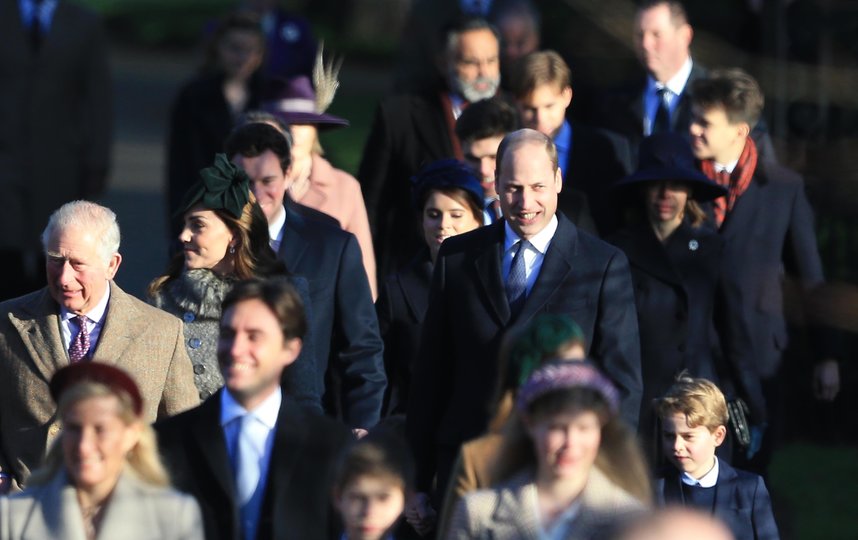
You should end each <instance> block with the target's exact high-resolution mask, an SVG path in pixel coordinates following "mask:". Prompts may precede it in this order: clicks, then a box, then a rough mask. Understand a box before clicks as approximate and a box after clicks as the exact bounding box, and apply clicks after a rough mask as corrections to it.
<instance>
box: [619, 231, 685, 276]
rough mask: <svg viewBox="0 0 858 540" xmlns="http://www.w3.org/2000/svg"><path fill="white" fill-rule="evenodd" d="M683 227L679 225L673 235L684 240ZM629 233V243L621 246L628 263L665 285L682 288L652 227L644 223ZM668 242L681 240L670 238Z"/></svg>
mask: <svg viewBox="0 0 858 540" xmlns="http://www.w3.org/2000/svg"><path fill="white" fill-rule="evenodd" d="M683 227H684V225H681V226H680V227H679V229H677V230H676V231H674V233H673V234H674V235H676V234H681V235H682V236H683V238H684V236H685V232H684V231H683V230H682V229H683ZM629 232H630V241H629V242H628V243H624V244H625V245H623V250H624V251H625V252H626V256H627V257H628V258H629V262H631V264H632V265H634V266H637V267H639V268H640V269H641V270H643V271H644V272H646V273H647V274H649V275H651V276H653V277H655V278H657V279H659V280H661V281H664V282H665V283H670V284H671V285H675V286H677V287H682V277H681V276H680V275H679V274H678V273H677V272H676V269H675V268H674V266H673V264H672V263H671V262H670V258H669V257H668V255H667V250H666V248H665V246H664V245H662V243H661V242H659V240H658V238H656V236H655V233H654V232H653V230H652V227H650V226H649V224H648V223H644V224H641V225H640V226H638V227H634V228H632V229H630V231H629ZM669 241H681V240H679V238H676V239H674V238H671V239H670V240H669Z"/></svg>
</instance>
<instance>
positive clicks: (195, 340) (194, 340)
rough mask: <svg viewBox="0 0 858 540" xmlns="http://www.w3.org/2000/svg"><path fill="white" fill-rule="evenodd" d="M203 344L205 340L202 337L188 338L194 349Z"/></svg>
mask: <svg viewBox="0 0 858 540" xmlns="http://www.w3.org/2000/svg"><path fill="white" fill-rule="evenodd" d="M202 344H203V340H201V339H200V338H196V337H195V338H191V339H189V340H188V345H190V346H191V348H192V349H199V348H200V345H202Z"/></svg>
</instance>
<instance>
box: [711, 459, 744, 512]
mask: <svg viewBox="0 0 858 540" xmlns="http://www.w3.org/2000/svg"><path fill="white" fill-rule="evenodd" d="M738 477H739V475H738V474H736V469H734V468H733V467H731V466H730V465H729V464H728V463H726V462H724V461H723V460H720V459H719V460H718V482H717V484H716V486H717V489H716V490H715V515H717V516H719V517H722V518H723V517H725V516H727V517H729V514H730V513H732V511H733V508H734V507H735V506H736V500H737V498H736V497H735V496H734V491H735V490H736V488H737V487H738V484H737V482H736V479H737V478H738ZM728 523H729V521H728Z"/></svg>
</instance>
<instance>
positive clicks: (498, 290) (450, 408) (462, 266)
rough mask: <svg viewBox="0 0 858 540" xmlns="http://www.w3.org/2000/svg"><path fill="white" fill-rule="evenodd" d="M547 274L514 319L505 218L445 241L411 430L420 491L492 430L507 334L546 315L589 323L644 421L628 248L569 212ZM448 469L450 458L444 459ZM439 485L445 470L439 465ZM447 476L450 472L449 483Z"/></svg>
mask: <svg viewBox="0 0 858 540" xmlns="http://www.w3.org/2000/svg"><path fill="white" fill-rule="evenodd" d="M557 217H558V220H559V224H558V227H557V232H556V233H555V235H554V238H553V240H552V241H551V244H550V247H549V248H548V252H547V253H546V255H545V259H544V261H543V265H542V268H541V270H540V273H539V276H538V278H537V280H536V282H535V284H534V286H533V289H532V290H531V292H530V294H529V295H528V297H527V300H526V302H525V304H524V307H523V308H522V311H521V313H520V314H519V316H518V318H517V319H516V320H510V308H509V303H508V301H507V297H506V293H505V289H504V283H503V278H502V276H501V253H502V251H503V242H504V222H503V221H499V222H497V223H495V224H493V225H490V226H487V227H483V228H480V229H477V230H475V231H471V232H469V233H465V234H461V235H459V236H455V237H452V238H449V239H447V240H446V241H445V242H444V244H443V245H442V246H441V251H440V253H439V255H438V260H437V261H436V262H435V272H434V275H433V278H432V280H433V281H432V289H431V291H430V294H429V310H428V312H427V314H426V320H425V321H424V323H423V335H422V338H421V345H420V352H419V354H418V357H417V363H416V365H415V372H414V376H413V380H414V381H419V384H412V386H411V396H410V398H409V403H408V418H407V433H408V437H409V439H410V442H411V444H412V446H413V448H414V451H415V454H416V457H417V463H418V477H419V483H418V485H419V487H421V488H423V489H426V487H427V486H428V484H429V481H430V480H431V478H432V476H433V474H434V473H435V460H434V458H433V455H434V454H439V453H442V454H446V453H447V452H449V451H450V449H453V450H452V451H453V457H455V451H457V450H458V446H459V445H460V444H461V443H462V442H464V441H466V440H468V439H471V438H473V437H475V436H477V435H480V434H481V433H483V432H484V430H485V429H486V426H487V423H488V420H489V418H490V415H491V414H494V411H490V410H489V408H490V406H491V402H492V398H493V394H494V392H495V386H496V381H497V377H498V371H499V369H498V351H499V348H500V344H501V340H502V339H503V336H504V334H505V333H506V332H507V331H508V330H509V329H511V328H513V327H515V326H518V325H526V324H527V323H528V322H530V320H531V319H532V318H533V317H534V316H535V315H537V314H539V313H564V314H567V315H569V316H570V317H572V319H573V320H575V321H576V322H577V323H578V324H579V325H580V326H581V328H582V329H583V331H584V334H585V337H586V341H587V344H588V351H587V352H588V356H589V357H591V358H592V359H594V360H595V361H596V362H597V363H598V364H599V366H600V367H601V368H603V369H604V370H605V372H606V373H607V374H608V376H609V377H611V378H612V379H613V381H614V382H615V383H616V384H617V387H618V389H619V391H620V396H621V399H622V402H621V414H622V417H623V418H624V419H625V420H627V421H628V422H629V423H630V424H631V425H632V426H634V425H636V424H637V420H638V412H639V407H640V399H641V371H640V369H641V367H640V344H639V341H638V323H637V316H636V314H635V305H634V292H633V290H632V282H631V276H630V274H629V266H628V262H627V260H626V257H625V255H623V253H622V252H621V251H620V250H618V249H616V248H614V247H613V246H611V245H609V244H607V243H605V242H602V241H601V240H599V239H597V238H596V237H594V236H592V235H590V234H588V233H586V232H583V231H580V230H578V229H577V228H576V227H575V225H573V224H572V223H571V222H570V221H569V220H568V219H566V218H565V217H564V216H563V215H562V214H559V213H558V214H557ZM441 465H443V464H441ZM438 474H439V482H440V481H442V478H441V475H443V474H444V471H441V470H439V471H438ZM443 480H444V481H445V480H446V478H444V479H443Z"/></svg>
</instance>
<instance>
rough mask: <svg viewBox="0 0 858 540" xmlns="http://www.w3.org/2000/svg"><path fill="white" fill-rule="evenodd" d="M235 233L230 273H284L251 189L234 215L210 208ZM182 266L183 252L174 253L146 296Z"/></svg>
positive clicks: (249, 275)
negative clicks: (165, 269) (236, 214)
mask: <svg viewBox="0 0 858 540" xmlns="http://www.w3.org/2000/svg"><path fill="white" fill-rule="evenodd" d="M212 212H214V213H215V215H216V216H217V217H218V218H220V220H221V221H223V222H224V224H225V225H226V226H227V227H228V228H229V230H230V231H231V232H232V234H233V235H234V236H235V240H236V242H235V254H234V255H233V257H234V266H233V274H232V277H234V278H236V279H239V280H244V279H251V278H260V277H261V278H264V277H270V276H273V275H278V274H282V275H286V274H288V272H287V270H286V265H285V264H284V263H283V262H282V261H281V260H279V259H278V258H277V254H276V253H274V250H273V249H271V245H270V244H269V239H270V236H269V233H268V220H267V219H266V218H265V213H264V212H263V211H262V208H260V206H259V205H258V204H257V203H256V197H254V196H253V193H250V194H249V198H248V201H247V204H245V205H244V208H243V209H242V211H241V217H240V218H238V219H236V218H235V217H233V216H232V215H231V214H230V213H229V212H227V211H225V210H220V209H218V210H212ZM184 268H185V257H184V254H183V253H182V252H179V253H177V254H176V255H175V256H173V259H172V260H171V261H170V264H169V266H168V267H167V273H166V274H164V275H163V276H160V277H158V278H155V279H154V280H153V281H152V283H150V284H149V288H148V293H149V296H155V295H156V294H157V293H158V291H160V290H161V289H162V288H163V287H164V286H165V285H166V284H167V283H169V282H170V281H172V280H174V279H176V278H178V277H179V276H180V275H181V274H182V271H183V270H184Z"/></svg>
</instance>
